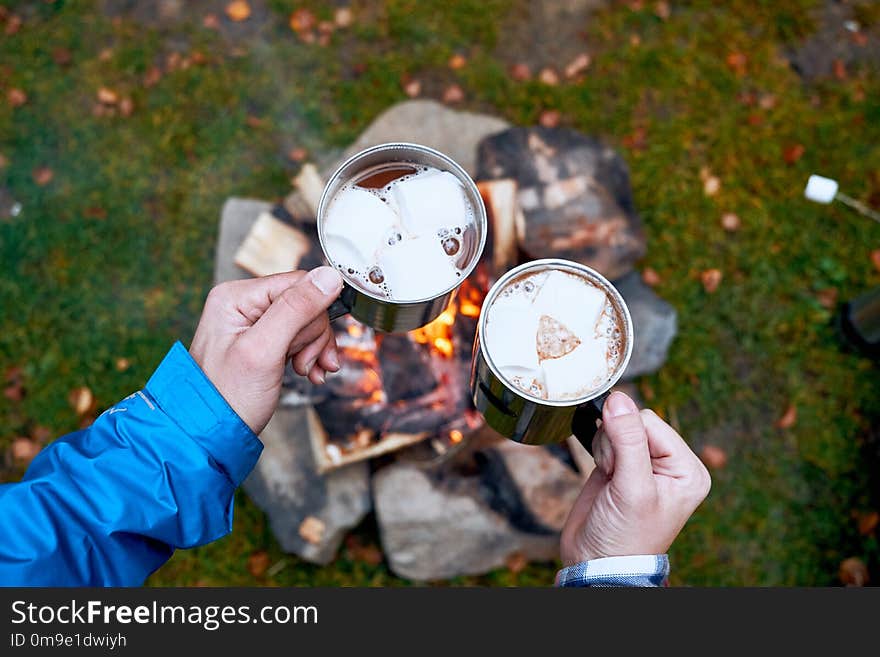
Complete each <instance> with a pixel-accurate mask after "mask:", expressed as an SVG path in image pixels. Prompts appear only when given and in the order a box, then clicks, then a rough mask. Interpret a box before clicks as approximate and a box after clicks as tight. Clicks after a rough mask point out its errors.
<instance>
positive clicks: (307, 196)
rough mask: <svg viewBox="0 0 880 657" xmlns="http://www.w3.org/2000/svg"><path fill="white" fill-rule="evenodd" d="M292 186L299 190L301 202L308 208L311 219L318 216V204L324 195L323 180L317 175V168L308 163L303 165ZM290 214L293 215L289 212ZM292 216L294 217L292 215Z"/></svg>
mask: <svg viewBox="0 0 880 657" xmlns="http://www.w3.org/2000/svg"><path fill="white" fill-rule="evenodd" d="M293 184H294V185H295V186H296V187H297V189H299V192H300V194H301V195H302V200H303V201H304V202H305V204H306V207H308V208H309V211H310V212H311V216H312V217H317V216H318V203H320V202H321V195H322V194H323V193H324V179H323V178H321V174H320V173H318V167H316V166H315V165H314V164H312V163H311V162H309V163H308V164H304V165H303V168H302V169H300V172H299V174H298V175H297V176H296V177H295V178H294V179H293ZM291 214H294V213H293V212H291ZM294 216H296V215H295V214H294Z"/></svg>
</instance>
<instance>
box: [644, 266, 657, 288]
mask: <svg viewBox="0 0 880 657" xmlns="http://www.w3.org/2000/svg"><path fill="white" fill-rule="evenodd" d="M642 281H644V283H645V285H650V286H651V287H656V286H657V285H660V282H661V278H660V274H658V273H657V272H656V271H655V270H653V269H651V268H650V267H645V268H644V269H643V270H642Z"/></svg>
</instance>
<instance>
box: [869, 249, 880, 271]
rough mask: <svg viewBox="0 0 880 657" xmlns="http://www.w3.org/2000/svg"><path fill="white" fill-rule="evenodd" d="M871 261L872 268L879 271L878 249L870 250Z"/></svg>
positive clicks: (879, 257)
mask: <svg viewBox="0 0 880 657" xmlns="http://www.w3.org/2000/svg"><path fill="white" fill-rule="evenodd" d="M871 262H872V263H873V264H874V269H876V270H877V271H880V249H874V250H873V251H871Z"/></svg>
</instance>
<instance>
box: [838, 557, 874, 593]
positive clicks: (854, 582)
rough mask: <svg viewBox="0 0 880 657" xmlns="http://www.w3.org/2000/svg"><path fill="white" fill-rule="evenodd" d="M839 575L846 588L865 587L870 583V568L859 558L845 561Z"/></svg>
mask: <svg viewBox="0 0 880 657" xmlns="http://www.w3.org/2000/svg"><path fill="white" fill-rule="evenodd" d="M839 575H840V581H841V582H842V583H843V584H844V585H846V586H865V584H867V583H868V582H869V581H870V577H869V575H868V567H867V566H866V565H865V562H864V561H862V560H861V559H859V558H858V557H850V558H849V559H844V560H843V561H842V562H841V563H840V570H839Z"/></svg>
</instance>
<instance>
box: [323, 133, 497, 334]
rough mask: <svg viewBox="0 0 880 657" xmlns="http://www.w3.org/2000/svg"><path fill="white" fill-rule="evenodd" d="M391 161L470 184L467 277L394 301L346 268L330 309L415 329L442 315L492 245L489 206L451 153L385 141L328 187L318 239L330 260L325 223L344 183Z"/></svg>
mask: <svg viewBox="0 0 880 657" xmlns="http://www.w3.org/2000/svg"><path fill="white" fill-rule="evenodd" d="M391 163H395V164H396V163H400V164H413V165H416V166H418V165H422V166H430V167H434V168H435V169H440V170H441V171H447V172H449V173H451V174H452V175H453V176H455V177H456V178H457V179H458V181H459V182H460V183H461V184H462V186H463V187H464V190H465V193H466V194H467V198H468V201H470V203H471V205H472V206H473V208H474V226H475V228H476V232H477V235H476V238H477V247H476V249H475V251H474V253H473V254H472V256H471V259H470V260H469V261H468V263H467V265H466V266H465V267H463V268H462V270H461V278H460V279H459V280H458V282H457V283H456V284H455V285H453V286H452V287H450V288H448V289H446V290H442V291H440V292H438V293H437V294H436V295H434V296H432V297H430V298H427V299H418V300H416V301H394V300H391V299H388V298H385V297H382V296H379V295H377V294H374V293H373V292H370V291H369V290H366V289H364V288H363V287H361V286H359V285H358V283H357V282H356V281H355V280H353V279H352V278H350V277H349V276H348V275H347V273H346V272H340V273H342V277H343V279H344V285H343V288H342V293H341V294H340V296H339V298H338V299H337V300H336V301H335V302H334V303H333V305H332V306H330V309H329V310H328V312H329V314H330V319H331V320H334V319H336V318H337V317H341V316H342V315H345V314H347V313H351V314H352V316H353V317H354V318H355V319H357V320H358V321H360V322H362V323H364V324H367V325H369V326H372V327H373V328H375V329H379V330H381V331H386V332H389V333H391V332H405V331H412V330H414V329H417V328H420V327H422V326H424V325H426V324H429V323H431V322H432V321H434V320H435V319H437V317H438V316H439V315H440V313H442V312H443V311H444V310H445V309H446V306H448V305H449V301H450V300H451V299H452V295H453V294H454V293H455V291H456V290H457V289H458V286H459V285H461V283H462V281H464V279H465V278H467V277H468V275H469V274H470V273H471V272H472V271H473V270H474V267H476V266H477V262H479V260H480V256H481V254H482V253H483V248H484V247H485V245H486V208H485V206H484V205H483V199H482V198H481V197H480V192H479V190H477V186H476V185H475V184H474V181H473V180H472V179H471V177H470V176H469V175H468V174H467V172H465V170H464V169H462V168H461V167H460V166H459V165H458V164H457V163H456V162H454V161H453V160H452V159H450V158H449V157H447V156H446V155H443V154H442V153H440V152H438V151H435V150H434V149H432V148H428V147H427V146H421V145H419V144H408V143H391V144H380V145H378V146H373V147H372V148H368V149H366V150H364V151H361V152H360V153H357V154H356V155H353V156H352V157H350V158H349V159H348V160H346V161H345V162H344V163H343V164H342V165H341V166H340V167H339V168H338V169H337V170H336V172H335V173H334V174H333V175H332V176H331V177H330V180H329V181H328V182H327V185H326V186H325V187H324V193H323V194H322V195H321V200H320V202H319V203H318V240H319V241H320V243H321V249H322V250H323V251H324V257H325V258H327V260H328V261H330V257H329V254H328V253H327V247H326V244H325V240H324V222H325V221H326V215H327V210H328V206H329V205H330V201H331V200H332V199H333V197H334V196H335V195H336V192H338V191H339V189H340V188H342V187H343V186H344V185H346V184H347V183H349V182H351V181H352V180H354V179H356V178H357V177H358V176H360V175H361V174H363V173H364V172H366V171H367V170H368V169H371V168H373V167H375V166H377V165H380V164H391Z"/></svg>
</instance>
